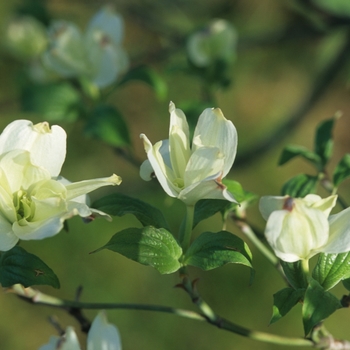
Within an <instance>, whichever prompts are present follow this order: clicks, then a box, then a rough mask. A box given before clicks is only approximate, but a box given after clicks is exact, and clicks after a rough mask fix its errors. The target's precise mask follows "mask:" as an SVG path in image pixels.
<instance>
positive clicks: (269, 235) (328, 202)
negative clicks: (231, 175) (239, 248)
mask: <svg viewBox="0 0 350 350" xmlns="http://www.w3.org/2000/svg"><path fill="white" fill-rule="evenodd" d="M336 200H337V196H330V197H327V198H324V199H322V198H321V197H320V196H318V195H314V194H309V195H307V196H306V197H305V198H291V197H289V196H284V197H273V196H266V197H262V198H261V200H260V205H259V208H260V212H261V214H262V216H263V217H264V219H265V220H267V224H266V229H265V236H266V239H267V241H268V242H269V244H270V245H271V247H272V249H273V250H274V252H275V254H276V255H277V256H278V257H279V258H280V259H282V260H283V261H286V262H295V261H298V260H303V259H305V260H307V259H310V258H311V257H313V256H314V255H316V254H318V253H321V252H322V253H345V252H348V251H350V208H347V209H345V210H343V211H341V212H340V213H338V214H335V215H329V214H330V212H331V210H332V208H333V207H334V206H335V204H336Z"/></svg>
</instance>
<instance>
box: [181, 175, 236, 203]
mask: <svg viewBox="0 0 350 350" xmlns="http://www.w3.org/2000/svg"><path fill="white" fill-rule="evenodd" d="M178 198H179V199H180V200H182V201H183V202H184V203H186V204H187V205H194V204H195V203H196V202H197V201H198V200H200V199H225V200H227V201H230V202H234V203H238V202H237V201H236V199H235V198H234V196H233V195H232V194H231V193H230V192H229V191H228V190H227V187H226V186H225V185H223V184H222V183H221V179H220V175H219V176H216V175H213V176H211V177H209V178H207V179H205V180H203V181H201V182H197V183H195V184H192V185H191V186H188V187H186V188H185V189H184V190H182V191H181V192H180V194H179V196H178Z"/></svg>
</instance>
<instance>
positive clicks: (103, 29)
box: [43, 6, 129, 88]
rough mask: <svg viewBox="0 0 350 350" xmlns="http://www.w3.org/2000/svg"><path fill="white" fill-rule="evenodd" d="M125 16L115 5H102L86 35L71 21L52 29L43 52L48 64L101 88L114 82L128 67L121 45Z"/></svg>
mask: <svg viewBox="0 0 350 350" xmlns="http://www.w3.org/2000/svg"><path fill="white" fill-rule="evenodd" d="M123 27H124V24H123V19H122V17H120V16H119V15H118V14H116V13H114V12H113V10H112V8H111V7H108V6H106V7H104V8H102V9H101V10H100V11H99V12H98V13H97V14H96V15H95V16H94V17H93V18H92V19H91V21H90V23H89V24H88V27H87V30H86V32H85V33H84V34H83V33H82V32H81V31H80V30H79V28H78V27H77V26H75V25H74V24H73V23H70V22H67V21H55V22H53V24H52V25H51V27H50V28H49V38H50V39H49V40H50V47H49V49H48V50H47V51H46V52H45V53H44V55H43V62H44V64H45V66H46V67H48V68H50V69H52V70H53V71H54V72H56V73H57V74H59V75H61V76H63V77H87V78H88V79H90V80H91V81H92V82H93V83H94V84H96V85H97V86H98V87H100V88H103V87H106V86H108V85H110V84H112V83H113V82H114V81H115V80H117V78H118V77H119V76H120V74H122V73H124V72H125V71H126V70H127V69H128V65H129V61H128V56H127V54H126V52H125V51H124V49H123V48H122V46H121V41H122V37H123Z"/></svg>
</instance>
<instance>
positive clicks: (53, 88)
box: [21, 82, 81, 122]
mask: <svg viewBox="0 0 350 350" xmlns="http://www.w3.org/2000/svg"><path fill="white" fill-rule="evenodd" d="M21 107H22V110H23V111H25V112H34V113H37V114H40V115H41V116H42V117H43V118H45V119H46V120H48V121H69V122H73V121H75V120H76V119H78V117H79V114H80V112H81V100H80V96H79V94H78V92H77V91H76V90H75V89H74V88H73V87H72V86H71V85H70V84H69V83H66V82H62V83H50V84H42V85H34V84H28V85H26V86H25V87H24V88H23V90H22V95H21Z"/></svg>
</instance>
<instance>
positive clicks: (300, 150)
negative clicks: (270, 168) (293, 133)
mask: <svg viewBox="0 0 350 350" xmlns="http://www.w3.org/2000/svg"><path fill="white" fill-rule="evenodd" d="M298 156H300V157H302V158H304V159H306V160H308V161H310V162H311V163H313V164H315V165H316V166H318V165H319V164H321V158H320V156H318V155H317V154H316V153H314V152H312V151H310V150H308V149H307V148H305V147H302V146H295V145H288V146H286V147H285V148H284V150H283V151H282V154H281V157H280V159H279V161H278V165H283V164H286V163H287V162H289V161H290V160H291V159H293V158H295V157H298Z"/></svg>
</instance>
